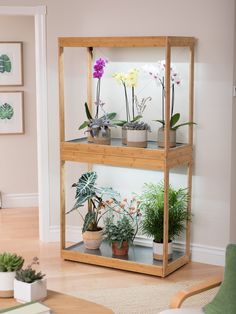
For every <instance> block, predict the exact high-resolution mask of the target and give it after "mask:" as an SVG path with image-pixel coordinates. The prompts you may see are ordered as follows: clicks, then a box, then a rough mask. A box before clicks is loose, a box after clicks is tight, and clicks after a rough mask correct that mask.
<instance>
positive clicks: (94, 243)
mask: <svg viewBox="0 0 236 314" xmlns="http://www.w3.org/2000/svg"><path fill="white" fill-rule="evenodd" d="M82 237H83V241H84V246H85V248H86V249H89V250H97V249H99V247H100V245H101V243H102V240H103V230H102V229H101V230H99V231H85V232H84V233H82Z"/></svg>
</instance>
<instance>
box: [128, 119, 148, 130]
mask: <svg viewBox="0 0 236 314" xmlns="http://www.w3.org/2000/svg"><path fill="white" fill-rule="evenodd" d="M123 128H124V129H126V130H147V131H151V128H150V126H149V125H148V124H147V123H145V122H142V121H134V122H128V123H125V124H124V126H123Z"/></svg>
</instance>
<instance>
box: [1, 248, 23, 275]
mask: <svg viewBox="0 0 236 314" xmlns="http://www.w3.org/2000/svg"><path fill="white" fill-rule="evenodd" d="M23 264H24V259H23V257H22V256H19V255H16V254H15V253H7V252H4V253H1V254H0V272H13V271H17V270H19V269H21V267H22V266H23Z"/></svg>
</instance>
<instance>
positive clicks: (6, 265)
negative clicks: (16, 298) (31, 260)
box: [0, 252, 24, 298]
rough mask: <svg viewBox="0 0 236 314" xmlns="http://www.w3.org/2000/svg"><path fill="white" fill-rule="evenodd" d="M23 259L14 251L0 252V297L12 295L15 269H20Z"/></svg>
mask: <svg viewBox="0 0 236 314" xmlns="http://www.w3.org/2000/svg"><path fill="white" fill-rule="evenodd" d="M23 264H24V259H23V258H22V257H21V256H18V255H16V254H14V253H7V252H4V253H1V254H0V297H1V298H11V297H13V282H14V278H15V275H16V271H17V270H19V269H21V267H22V266H23Z"/></svg>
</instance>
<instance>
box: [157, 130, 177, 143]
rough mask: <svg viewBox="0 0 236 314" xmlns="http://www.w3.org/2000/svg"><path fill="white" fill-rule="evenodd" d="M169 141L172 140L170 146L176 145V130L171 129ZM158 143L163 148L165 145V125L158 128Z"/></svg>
mask: <svg viewBox="0 0 236 314" xmlns="http://www.w3.org/2000/svg"><path fill="white" fill-rule="evenodd" d="M169 141H170V147H175V146H176V130H173V129H170V131H169ZM157 145H158V147H161V148H164V147H165V129H164V127H161V128H159V129H158V132H157Z"/></svg>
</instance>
